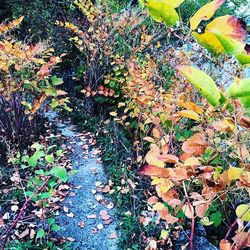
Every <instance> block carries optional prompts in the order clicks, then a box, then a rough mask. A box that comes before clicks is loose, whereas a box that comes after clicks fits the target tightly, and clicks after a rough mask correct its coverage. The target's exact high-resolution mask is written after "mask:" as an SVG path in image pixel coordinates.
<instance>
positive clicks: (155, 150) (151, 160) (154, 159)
mask: <svg viewBox="0 0 250 250" xmlns="http://www.w3.org/2000/svg"><path fill="white" fill-rule="evenodd" d="M159 156H160V149H159V147H158V146H157V145H156V144H151V145H150V150H149V151H148V153H147V154H146V157H145V159H146V161H147V163H148V164H150V165H153V166H157V167H162V168H163V167H164V165H165V163H164V161H162V160H159V159H158V157H159Z"/></svg>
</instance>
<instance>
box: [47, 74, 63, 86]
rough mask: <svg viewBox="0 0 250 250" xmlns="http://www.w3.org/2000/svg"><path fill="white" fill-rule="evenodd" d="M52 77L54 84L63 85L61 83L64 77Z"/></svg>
mask: <svg viewBox="0 0 250 250" xmlns="http://www.w3.org/2000/svg"><path fill="white" fill-rule="evenodd" d="M50 79H51V81H52V84H53V85H54V86H57V85H61V84H62V83H63V80H62V78H59V77H57V76H52V77H51V78H50Z"/></svg>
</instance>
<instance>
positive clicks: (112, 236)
mask: <svg viewBox="0 0 250 250" xmlns="http://www.w3.org/2000/svg"><path fill="white" fill-rule="evenodd" d="M116 238H117V235H116V233H114V232H113V233H111V234H110V235H109V239H116Z"/></svg>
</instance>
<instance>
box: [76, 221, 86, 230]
mask: <svg viewBox="0 0 250 250" xmlns="http://www.w3.org/2000/svg"><path fill="white" fill-rule="evenodd" d="M77 225H78V226H79V227H80V228H83V227H85V223H84V222H82V221H80V222H78V224H77Z"/></svg>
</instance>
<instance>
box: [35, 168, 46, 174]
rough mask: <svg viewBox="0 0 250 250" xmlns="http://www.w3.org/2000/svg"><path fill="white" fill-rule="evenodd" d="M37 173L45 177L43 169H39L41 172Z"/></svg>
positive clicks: (37, 171)
mask: <svg viewBox="0 0 250 250" xmlns="http://www.w3.org/2000/svg"><path fill="white" fill-rule="evenodd" d="M35 173H36V174H39V175H44V170H43V169H39V170H36V172H35Z"/></svg>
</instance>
